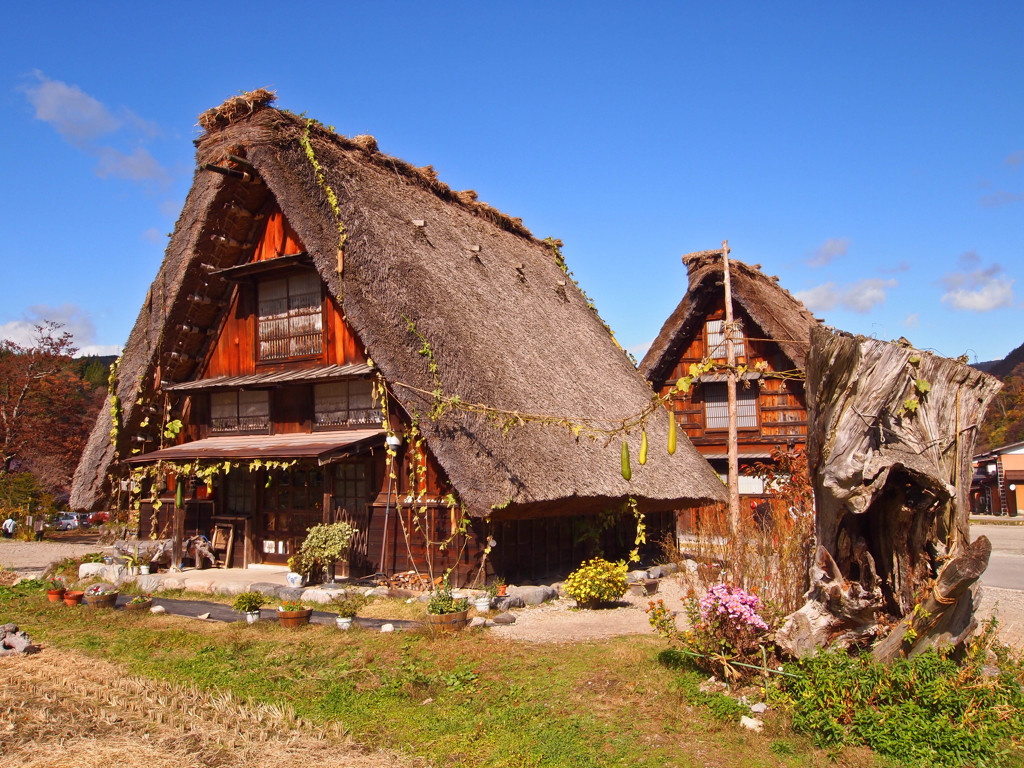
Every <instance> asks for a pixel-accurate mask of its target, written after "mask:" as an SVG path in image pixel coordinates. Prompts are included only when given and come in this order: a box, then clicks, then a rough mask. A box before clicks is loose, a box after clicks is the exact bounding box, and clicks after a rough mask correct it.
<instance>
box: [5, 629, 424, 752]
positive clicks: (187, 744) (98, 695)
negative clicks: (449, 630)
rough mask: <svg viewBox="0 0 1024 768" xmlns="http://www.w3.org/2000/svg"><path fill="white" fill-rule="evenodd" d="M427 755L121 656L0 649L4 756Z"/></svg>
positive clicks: (49, 650) (45, 650) (51, 650)
mask: <svg viewBox="0 0 1024 768" xmlns="http://www.w3.org/2000/svg"><path fill="white" fill-rule="evenodd" d="M261 764H263V765H274V766H309V765H317V766H328V767H330V766H346V767H352V768H363V767H364V766H365V767H366V768H370V767H371V766H395V767H396V768H397V767H399V766H402V767H404V766H411V765H423V764H424V763H422V762H420V761H414V760H412V759H408V758H405V757H402V756H399V755H397V754H394V753H388V752H384V751H381V750H367V749H365V748H362V747H359V746H358V745H356V744H354V743H353V742H352V741H351V740H350V739H348V738H346V736H345V734H344V733H343V732H341V731H340V729H336V730H333V731H331V730H325V729H324V728H317V727H313V726H311V725H309V724H307V723H304V722H302V721H301V720H299V719H297V718H296V717H295V715H294V713H293V712H291V710H290V709H287V708H282V707H270V706H246V705H243V704H241V703H239V702H238V701H237V700H235V699H234V697H232V696H231V695H230V694H210V693H205V692H202V691H199V690H196V689H192V688H188V687H183V686H176V685H172V684H169V683H166V682H161V681H154V680H144V679H142V678H136V677H129V676H125V673H124V671H123V670H121V669H119V668H118V667H116V666H115V665H113V664H109V663H107V662H103V661H98V660H96V659H91V658H88V657H86V656H82V655H79V654H75V653H69V652H66V651H57V650H53V649H44V650H43V651H42V652H41V653H39V654H36V655H32V656H20V657H8V658H4V659H0V766H2V767H3V768H7V767H8V766H12V767H13V766H19V767H20V768H43V767H44V766H45V768H65V767H66V768H72V767H73V768H89V767H91V766H96V768H100V767H102V768H107V767H108V766H112V765H116V766H122V767H123V768H134V767H135V766H138V767H139V768H143V767H145V768H164V767H166V768H192V767H193V766H194V767H195V768H207V767H214V766H216V767H223V768H230V767H231V766H253V765H261Z"/></svg>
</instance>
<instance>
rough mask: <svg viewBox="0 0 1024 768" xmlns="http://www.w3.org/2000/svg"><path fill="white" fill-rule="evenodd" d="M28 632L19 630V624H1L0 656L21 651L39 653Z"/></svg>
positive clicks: (12, 654)
mask: <svg viewBox="0 0 1024 768" xmlns="http://www.w3.org/2000/svg"><path fill="white" fill-rule="evenodd" d="M39 651H40V647H39V646H38V645H34V644H33V643H32V640H31V639H30V638H29V636H28V634H27V633H25V632H19V631H18V625H17V624H3V625H0V656H14V655H15V654H19V653H25V654H28V653H39Z"/></svg>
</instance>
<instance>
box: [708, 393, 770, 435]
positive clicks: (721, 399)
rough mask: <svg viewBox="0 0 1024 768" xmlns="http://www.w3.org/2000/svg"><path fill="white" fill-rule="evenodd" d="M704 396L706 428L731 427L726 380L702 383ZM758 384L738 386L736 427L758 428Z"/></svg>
mask: <svg viewBox="0 0 1024 768" xmlns="http://www.w3.org/2000/svg"><path fill="white" fill-rule="evenodd" d="M700 387H701V390H702V392H703V397H704V428H705V429H728V428H729V394H728V392H727V391H726V388H725V387H726V385H725V383H724V382H707V383H704V384H701V385H700ZM757 391H758V390H757V386H750V387H744V386H742V385H739V386H737V387H736V427H737V428H739V429H756V428H757Z"/></svg>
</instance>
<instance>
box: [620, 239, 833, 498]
mask: <svg viewBox="0 0 1024 768" xmlns="http://www.w3.org/2000/svg"><path fill="white" fill-rule="evenodd" d="M683 263H684V264H685V265H686V268H687V271H688V274H689V286H688V288H687V290H686V295H685V296H684V297H683V300H682V301H681V302H679V306H678V307H676V310H675V311H674V312H673V313H672V315H671V316H670V317H669V318H668V320H666V321H665V325H664V326H663V327H662V329H661V333H659V334H658V337H657V338H656V339H655V340H654V343H653V344H652V345H651V348H650V350H648V352H647V354H646V355H645V356H644V359H643V360H642V361H641V363H640V373H641V374H643V376H644V378H646V379H647V380H648V381H649V382H650V384H651V386H652V387H653V388H654V390H655V391H660V392H662V393H666V392H668V389H669V387H671V386H672V384H674V383H675V382H676V380H677V379H679V378H680V377H681V376H684V375H687V373H688V372H689V369H690V365H691V364H694V363H698V364H699V363H701V362H702V361H703V360H712V361H714V362H716V363H719V364H724V363H725V357H726V349H725V328H724V324H725V291H724V286H723V282H724V281H723V273H722V263H723V260H722V251H721V250H713V251H701V252H698V253H691V254H688V255H686V256H684V257H683ZM729 268H730V277H731V284H732V299H733V314H734V318H735V320H736V322H737V324H738V328H737V334H736V335H734V337H733V341H734V346H735V351H736V361H737V365H739V366H745V368H746V370H745V371H744V372H743V373H742V375H741V381H740V382H739V386H738V387H737V418H738V424H737V426H738V432H739V445H738V448H739V460H740V466H741V471H742V468H743V467H744V466H749V465H751V464H753V463H754V462H767V461H768V460H769V459H770V457H771V450H772V448H774V447H776V446H778V447H781V448H786V449H788V450H790V451H793V450H803V449H804V447H805V444H806V441H807V405H806V401H805V398H804V370H805V366H806V361H807V352H808V348H809V346H810V337H811V328H812V327H814V326H816V325H819V324H820V323H819V321H818V320H816V319H815V318H814V316H813V315H812V314H811V313H810V312H809V311H808V310H807V308H806V307H804V305H803V304H801V303H800V302H799V301H797V300H796V299H795V298H794V297H793V296H792V294H790V293H789V291H787V290H785V289H784V288H782V287H781V286H780V285H779V283H778V278H777V277H768V276H766V275H765V274H763V273H762V272H761V271H760V268H759V265H755V266H748V265H747V264H744V263H743V262H741V261H736V260H734V259H729ZM671 410H672V412H673V415H674V416H675V418H676V422H677V424H678V425H679V428H680V430H682V431H685V434H686V435H687V436H688V437H689V438H690V440H691V442H692V443H693V444H694V446H695V447H696V448H697V450H698V451H700V453H701V454H702V455H703V456H704V457H705V458H706V459H708V460H709V461H710V462H711V464H712V466H714V467H715V469H716V470H717V471H718V472H719V473H721V474H722V475H723V476H724V475H725V474H726V472H727V466H726V461H727V454H728V446H727V438H728V428H729V417H728V408H727V402H726V383H725V375H724V373H722V372H720V371H718V372H715V371H712V372H709V373H706V374H704V375H702V376H701V377H700V380H699V382H697V383H696V385H695V386H694V387H693V389H691V390H690V391H689V392H685V393H684V392H679V393H677V394H676V395H675V396H674V397H673V399H672V401H671ZM763 490H764V489H763V488H762V486H761V484H760V482H759V481H758V480H757V479H756V478H753V477H741V478H740V493H741V494H742V495H745V496H757V495H760V494H761V493H763Z"/></svg>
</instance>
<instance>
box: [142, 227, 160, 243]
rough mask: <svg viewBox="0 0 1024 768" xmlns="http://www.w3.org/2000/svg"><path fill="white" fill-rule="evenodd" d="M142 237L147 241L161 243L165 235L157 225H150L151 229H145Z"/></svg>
mask: <svg viewBox="0 0 1024 768" xmlns="http://www.w3.org/2000/svg"><path fill="white" fill-rule="evenodd" d="M142 239H143V240H145V241H146V242H147V243H159V242H160V241H161V240H162V239H163V235H162V234H161V232H160V230H159V229H157V228H156V227H150V228H149V229H146V230H143V232H142Z"/></svg>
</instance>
